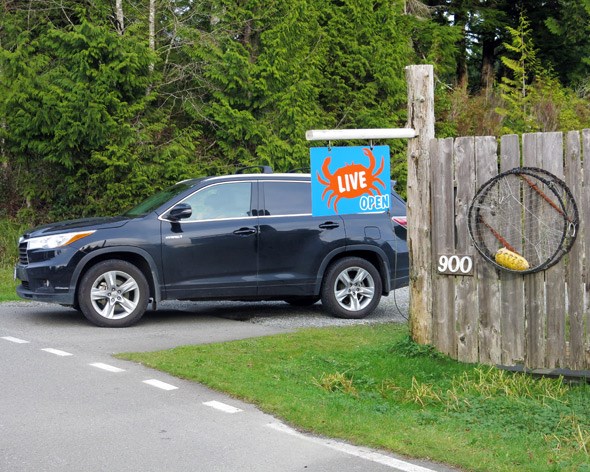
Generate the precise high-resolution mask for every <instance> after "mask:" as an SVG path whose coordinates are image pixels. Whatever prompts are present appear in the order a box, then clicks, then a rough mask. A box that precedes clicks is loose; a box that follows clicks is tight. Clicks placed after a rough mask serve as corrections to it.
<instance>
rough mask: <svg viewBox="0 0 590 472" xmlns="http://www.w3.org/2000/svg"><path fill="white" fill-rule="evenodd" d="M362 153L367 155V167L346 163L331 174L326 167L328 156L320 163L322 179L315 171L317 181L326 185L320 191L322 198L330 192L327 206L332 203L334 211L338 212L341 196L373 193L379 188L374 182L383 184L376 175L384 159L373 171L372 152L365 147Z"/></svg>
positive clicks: (374, 160)
mask: <svg viewBox="0 0 590 472" xmlns="http://www.w3.org/2000/svg"><path fill="white" fill-rule="evenodd" d="M363 153H364V154H365V156H368V157H369V167H365V166H363V165H361V164H354V163H352V164H346V165H345V166H344V167H341V168H340V169H337V170H336V172H334V173H333V174H331V173H330V170H329V169H328V166H329V165H330V159H331V157H330V156H328V157H326V159H325V160H324V164H323V165H322V172H323V174H324V175H323V177H324V179H322V176H321V175H320V173H319V172H318V173H317V178H318V181H319V182H320V183H321V184H322V185H326V188H325V189H324V192H323V193H322V200H323V199H324V197H325V196H326V195H329V194H331V195H329V197H328V208H330V206H331V205H332V204H333V205H334V211H335V212H336V213H338V201H339V200H340V199H341V198H357V197H360V196H361V195H366V194H370V195H374V194H375V193H379V189H378V188H377V187H376V186H375V184H376V183H380V184H381V185H382V186H385V184H384V183H383V181H382V180H381V179H380V178H379V177H377V176H378V175H379V174H380V173H381V171H382V170H383V164H384V159H383V158H382V159H381V167H379V169H377V170H376V171H375V165H376V159H375V156H374V155H373V152H372V151H371V150H370V149H368V148H365V149H363Z"/></svg>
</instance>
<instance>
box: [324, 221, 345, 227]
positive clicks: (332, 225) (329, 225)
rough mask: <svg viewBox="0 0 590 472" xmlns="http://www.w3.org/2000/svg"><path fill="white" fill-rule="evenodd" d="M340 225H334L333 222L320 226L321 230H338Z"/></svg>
mask: <svg viewBox="0 0 590 472" xmlns="http://www.w3.org/2000/svg"><path fill="white" fill-rule="evenodd" d="M339 226H340V225H339V224H338V223H334V222H333V221H326V222H325V223H322V224H321V225H320V228H321V229H335V228H338V227H339Z"/></svg>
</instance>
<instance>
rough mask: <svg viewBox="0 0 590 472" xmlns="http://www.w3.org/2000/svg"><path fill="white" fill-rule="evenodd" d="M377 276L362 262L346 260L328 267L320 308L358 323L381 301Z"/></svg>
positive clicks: (373, 267)
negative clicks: (322, 306) (356, 320)
mask: <svg viewBox="0 0 590 472" xmlns="http://www.w3.org/2000/svg"><path fill="white" fill-rule="evenodd" d="M381 290H382V282H381V276H380V275H379V272H378V271H377V269H376V268H375V266H373V264H371V263H370V262H368V261H366V260H365V259H361V258H360V257H347V258H345V259H341V260H339V261H337V262H335V263H334V264H332V265H331V266H330V267H329V268H328V270H327V272H326V275H325V277H324V282H323V284H322V305H324V307H325V308H326V309H327V310H328V311H329V312H330V313H331V314H333V315H334V316H337V317H338V318H347V319H360V318H365V317H366V316H367V315H369V314H370V313H371V312H372V311H373V310H374V309H375V308H376V307H377V305H378V304H379V300H381Z"/></svg>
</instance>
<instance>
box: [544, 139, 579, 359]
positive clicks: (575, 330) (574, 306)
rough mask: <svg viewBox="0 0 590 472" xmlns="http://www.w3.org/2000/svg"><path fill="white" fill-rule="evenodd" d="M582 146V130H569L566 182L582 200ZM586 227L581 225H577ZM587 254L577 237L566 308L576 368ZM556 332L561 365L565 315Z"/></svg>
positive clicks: (564, 344) (570, 258)
mask: <svg viewBox="0 0 590 472" xmlns="http://www.w3.org/2000/svg"><path fill="white" fill-rule="evenodd" d="M580 157H581V148H580V134H579V133H578V132H577V131H573V132H570V133H568V134H567V140H566V152H565V182H566V184H567V185H568V187H569V188H570V190H571V191H572V194H573V195H574V199H575V200H576V201H578V202H580V201H581V197H582V195H581V182H580V179H579V176H580V175H582V168H581V167H582V166H581V161H580ZM578 230H579V231H583V229H582V228H578ZM583 257H584V241H583V237H582V238H580V240H579V241H577V242H576V243H575V244H574V246H573V247H572V249H571V252H570V254H569V256H567V260H568V266H567V272H566V278H565V281H566V285H567V295H568V296H567V299H568V307H567V313H566V311H565V310H564V315H565V314H567V316H568V317H569V324H570V332H569V342H570V357H571V362H569V364H570V366H571V367H572V368H574V369H582V368H583V367H584V364H585V362H584V288H583V285H582V270H583V266H582V262H583ZM558 328H559V329H558V330H557V334H558V335H559V336H561V339H560V341H561V342H560V344H559V346H558V349H560V350H562V351H558V352H563V356H560V357H559V361H560V365H561V366H563V365H565V364H566V363H567V359H566V352H567V350H566V337H567V333H566V329H565V328H566V325H565V316H564V319H563V326H559V327H558ZM547 334H548V337H549V336H550V335H551V326H550V325H549V324H548V325H547Z"/></svg>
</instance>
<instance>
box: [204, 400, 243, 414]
mask: <svg viewBox="0 0 590 472" xmlns="http://www.w3.org/2000/svg"><path fill="white" fill-rule="evenodd" d="M203 405H205V406H210V407H211V408H215V409H216V410H220V411H223V412H225V413H239V412H240V411H244V410H240V409H239V408H236V407H235V406H231V405H227V404H225V403H221V402H218V401H215V400H212V401H210V402H203Z"/></svg>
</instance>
